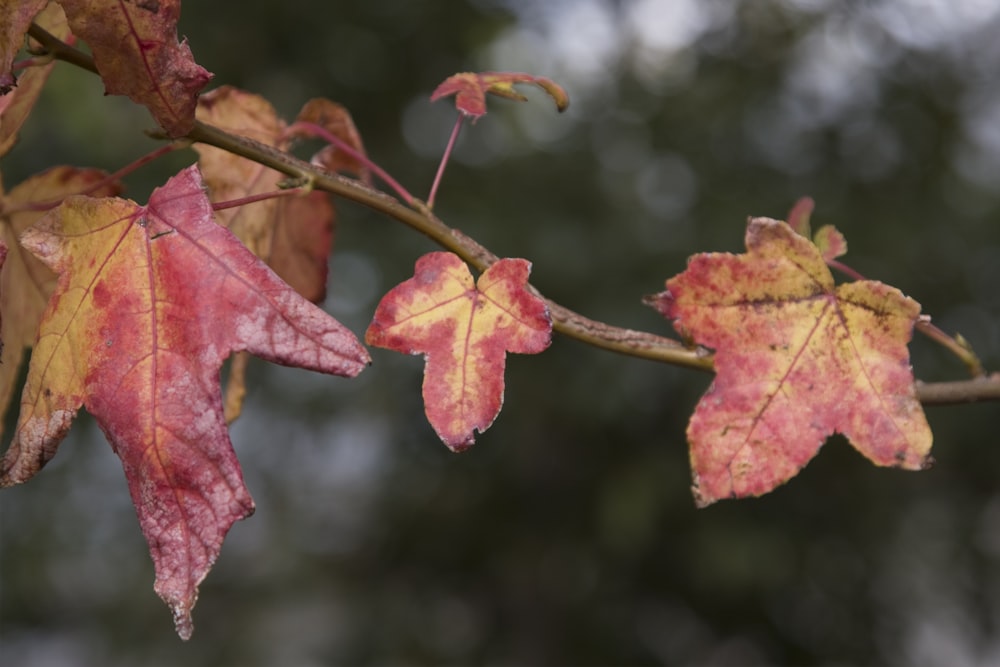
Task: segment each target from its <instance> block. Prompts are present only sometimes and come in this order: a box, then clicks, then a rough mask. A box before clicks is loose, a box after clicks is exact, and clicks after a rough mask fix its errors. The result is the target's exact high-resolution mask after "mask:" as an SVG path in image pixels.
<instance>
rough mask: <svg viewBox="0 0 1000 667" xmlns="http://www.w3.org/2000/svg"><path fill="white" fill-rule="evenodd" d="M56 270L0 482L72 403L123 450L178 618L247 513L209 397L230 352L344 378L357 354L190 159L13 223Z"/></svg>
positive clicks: (15, 474)
mask: <svg viewBox="0 0 1000 667" xmlns="http://www.w3.org/2000/svg"><path fill="white" fill-rule="evenodd" d="M22 243H23V244H24V245H25V246H26V247H27V248H29V249H30V250H31V251H32V252H33V253H35V254H36V255H37V256H38V257H39V258H40V259H41V260H42V261H43V262H45V263H46V264H47V265H48V266H49V267H50V268H51V269H52V270H53V271H55V272H56V273H57V274H59V279H58V283H57V286H56V289H55V292H54V294H53V295H52V298H51V300H50V301H49V305H48V307H47V309H46V311H45V314H44V316H43V319H42V323H41V327H40V329H39V334H38V342H37V344H36V346H35V351H34V353H33V355H32V357H31V364H30V367H29V370H28V378H27V381H26V384H25V388H24V392H23V394H22V398H21V414H20V417H19V419H18V425H17V431H16V433H15V435H14V441H13V443H12V444H11V446H10V449H9V450H8V451H7V453H6V454H5V456H4V458H3V461H2V463H0V485H4V486H8V485H11V484H17V483H20V482H24V481H26V480H27V479H29V478H31V477H32V476H33V475H34V474H35V473H36V472H37V471H38V469H39V468H40V467H41V466H42V465H44V464H45V463H46V462H47V461H48V460H49V459H50V458H51V457H52V456H53V455H54V454H55V452H56V448H57V447H58V445H59V443H60V442H61V441H62V439H63V437H64V436H65V434H66V432H67V430H68V429H69V427H70V423H71V422H72V420H73V418H74V416H75V415H76V413H77V411H78V410H79V409H80V407H81V406H84V407H86V408H87V411H88V412H90V414H92V415H93V416H94V418H95V419H96V420H97V422H98V424H100V426H101V428H102V430H103V431H104V433H105V435H106V436H107V437H108V440H109V442H110V443H111V446H112V447H113V448H114V450H115V452H116V453H117V454H118V456H119V457H120V458H121V461H122V465H123V467H124V469H125V476H126V479H127V480H128V486H129V491H130V493H131V495H132V501H133V502H134V504H135V507H136V511H137V513H138V515H139V522H140V524H141V527H142V531H143V533H144V535H145V536H146V540H147V541H148V543H149V548H150V553H151V555H152V557H153V562H154V565H155V568H156V584H155V589H156V591H157V593H159V595H160V596H161V597H162V598H163V599H164V601H165V602H166V603H167V604H168V605H169V606H170V608H171V609H172V611H173V614H174V620H175V622H176V625H177V630H178V632H179V633H180V635H181V636H182V637H184V638H187V637H189V636H190V634H191V632H192V629H193V628H192V624H191V609H192V607H193V606H194V603H195V601H196V599H197V589H198V585H199V583H200V582H201V581H202V580H203V579H204V577H205V575H206V574H207V573H208V570H209V568H210V567H211V566H212V563H213V562H214V561H215V559H216V557H217V556H218V553H219V549H220V547H221V544H222V540H223V538H224V537H225V534H226V533H227V532H228V530H229V528H230V527H231V526H232V524H233V523H234V522H235V521H237V520H239V519H242V518H244V517H246V516H248V515H249V514H250V513H252V512H253V509H254V505H253V501H252V500H251V498H250V494H249V492H248V491H247V489H246V487H245V486H244V485H243V479H242V475H241V473H240V468H239V463H238V462H237V459H236V455H235V452H234V451H233V448H232V444H231V443H230V441H229V435H228V433H227V431H226V424H225V421H224V419H223V409H222V401H221V397H220V386H219V369H220V367H221V365H222V362H223V360H224V359H225V357H226V356H228V355H229V354H231V353H232V352H234V351H238V350H246V351H248V352H250V353H252V354H255V355H257V356H260V357H263V358H264V359H267V360H270V361H273V362H276V363H280V364H286V365H292V366H301V367H303V368H308V369H311V370H316V371H320V372H324V373H333V374H338V375H346V376H353V375H355V374H357V373H358V372H360V371H361V370H362V369H363V368H364V367H365V365H366V364H367V363H368V353H367V352H366V351H365V349H364V348H363V347H362V346H361V344H360V343H359V342H358V341H357V339H356V338H355V337H354V336H353V334H351V332H350V331H348V330H347V329H346V328H344V327H343V326H342V325H341V324H340V323H339V322H337V321H336V320H334V319H333V318H331V317H330V316H329V315H327V314H326V313H325V312H323V311H322V310H320V309H319V308H317V307H316V306H314V305H313V304H312V303H310V302H309V301H307V300H306V299H304V298H302V297H301V296H299V295H298V294H297V293H296V292H295V291H294V290H293V289H292V288H290V287H289V286H288V285H287V284H285V283H284V282H282V280H281V279H280V278H278V277H277V276H276V275H275V274H274V273H273V272H272V271H271V270H270V269H269V268H267V267H266V266H265V265H264V264H263V263H262V262H261V261H260V260H259V259H257V258H256V257H254V256H253V255H252V254H251V253H250V252H249V251H248V250H247V249H246V248H245V247H244V246H243V245H242V244H241V243H240V242H239V241H238V240H237V239H236V237H234V236H233V235H232V233H231V232H229V231H228V230H226V229H225V228H223V227H221V226H219V225H217V224H216V223H215V221H214V220H213V218H212V208H211V204H210V203H209V201H208V199H207V198H206V196H205V193H204V189H203V185H202V181H201V178H200V176H199V174H198V171H197V169H196V168H195V167H190V168H188V169H185V170H184V171H182V172H180V173H179V174H178V175H177V176H175V177H174V178H172V179H171V180H170V181H169V182H168V183H167V184H166V185H164V186H163V187H162V188H159V189H157V190H156V191H154V192H153V194H152V196H151V197H150V200H149V204H148V205H146V206H139V205H138V204H136V203H134V202H131V201H127V200H124V199H117V198H106V199H92V198H86V197H71V198H69V199H67V200H66V201H65V202H64V203H63V204H62V205H61V206H60V207H59V208H57V209H55V210H53V211H52V212H51V213H49V214H48V215H46V216H45V217H44V218H43V219H42V220H40V221H39V222H38V223H37V224H36V225H35V226H34V227H33V228H31V229H29V230H28V231H26V232H25V233H24V234H23V235H22Z"/></svg>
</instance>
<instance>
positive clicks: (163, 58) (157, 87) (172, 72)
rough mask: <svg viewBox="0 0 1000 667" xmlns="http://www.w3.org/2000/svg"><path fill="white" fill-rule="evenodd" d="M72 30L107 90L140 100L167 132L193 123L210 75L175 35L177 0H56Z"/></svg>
mask: <svg viewBox="0 0 1000 667" xmlns="http://www.w3.org/2000/svg"><path fill="white" fill-rule="evenodd" d="M59 4H61V5H62V6H63V9H64V10H65V11H66V16H67V18H69V24H70V27H71V28H72V30H73V33H74V34H75V35H76V36H77V37H79V38H80V39H82V40H84V41H85V42H87V44H88V45H90V50H91V52H92V53H93V56H94V64H95V65H97V70H98V72H100V74H101V78H102V79H103V80H104V87H105V90H106V91H107V93H108V94H110V95H126V96H128V98H129V99H131V100H132V101H133V102H136V103H138V104H142V105H143V106H145V107H146V108H147V109H149V111H150V113H152V114H153V118H155V119H156V122H157V123H159V124H160V126H161V127H162V128H163V129H164V130H165V131H166V132H167V134H168V135H170V136H171V137H180V136H183V135H185V134H187V133H188V131H190V130H191V128H192V127H193V126H194V110H195V105H196V103H197V101H198V91H200V90H201V89H202V88H204V87H205V84H207V83H208V82H209V80H210V79H211V78H212V75H211V74H210V73H209V72H208V71H207V70H205V69H204V68H203V67H201V66H200V65H198V64H197V63H196V62H195V61H194V57H193V56H192V55H191V49H190V48H189V47H188V45H187V43H186V42H178V41H177V20H178V19H179V18H180V14H181V3H180V0H135V1H134V2H120V1H119V0H59Z"/></svg>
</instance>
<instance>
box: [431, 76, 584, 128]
mask: <svg viewBox="0 0 1000 667" xmlns="http://www.w3.org/2000/svg"><path fill="white" fill-rule="evenodd" d="M518 83H531V84H534V85H536V86H538V87H539V88H541V89H542V90H544V91H545V92H546V93H548V94H549V96H550V97H551V98H552V100H553V101H554V102H555V103H556V108H557V109H558V110H559V111H565V110H566V107H568V106H569V95H567V94H566V91H565V90H563V88H562V86H560V85H559V84H557V83H556V82H555V81H553V80H552V79H547V78H545V77H543V76H534V75H533V74H522V73H520V72H462V73H460V74H455V75H452V76H450V77H448V78H447V79H445V80H444V81H443V82H442V83H441V85H439V86H438V87H437V88H436V89H435V90H434V92H433V93H432V94H431V102H435V101H437V100H439V99H441V98H442V97H448V96H449V95H455V106H456V107H457V108H458V110H459V111H461V112H462V113H464V114H465V115H466V116H470V117H471V118H473V119H478V118H479V117H481V116H483V115H485V114H486V94H487V93H490V94H493V95H497V96H499V97H506V98H508V99H512V100H518V101H524V100H526V99H527V98H526V97H525V96H524V95H522V94H521V93H519V92H517V90H515V89H514V84H518Z"/></svg>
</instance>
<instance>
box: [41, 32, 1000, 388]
mask: <svg viewBox="0 0 1000 667" xmlns="http://www.w3.org/2000/svg"><path fill="white" fill-rule="evenodd" d="M29 35H31V37H32V38H34V39H35V40H37V41H38V42H39V43H41V44H42V46H43V47H44V48H45V49H46V50H48V51H49V52H50V53H51V54H52V55H53V57H55V58H57V59H59V60H63V61H66V62H70V63H72V64H74V65H76V66H78V67H81V68H83V69H86V70H89V71H92V72H96V71H97V69H96V67H95V66H94V62H93V59H92V58H91V57H90V56H89V55H87V54H85V53H83V52H81V51H79V50H77V49H75V48H74V47H72V46H70V45H68V44H66V43H65V42H63V41H61V40H59V39H58V38H56V37H54V36H53V35H51V34H49V33H48V32H46V31H45V30H44V29H42V28H40V27H38V26H37V25H34V24H33V25H32V26H31V29H30V30H29ZM186 138H187V139H189V140H191V141H194V142H200V143H204V144H208V145H211V146H215V147H216V148H221V149H222V150H225V151H228V152H230V153H232V154H234V155H239V156H241V157H244V158H246V159H248V160H252V161H254V162H257V163H258V164H261V165H264V166H266V167H270V168H271V169H274V170H276V171H279V172H281V173H283V174H286V175H288V176H290V177H292V178H294V179H300V180H302V181H303V182H304V183H306V184H307V187H309V186H311V187H313V188H317V189H320V190H323V191H325V192H329V193H331V194H335V195H338V196H341V197H344V198H347V199H350V200H352V201H355V202H357V203H359V204H362V205H364V206H367V207H369V208H371V209H373V210H375V211H378V212H379V213H382V214H384V215H387V216H389V217H391V218H393V219H395V220H397V221H399V222H402V223H403V224H406V225H408V226H410V227H412V228H413V229H415V230H417V231H418V232H420V233H422V234H424V235H425V236H427V237H429V238H430V239H431V240H433V241H434V242H435V243H437V244H438V245H440V246H442V247H444V248H446V249H448V250H450V251H451V252H454V253H455V254H456V255H458V256H459V257H461V258H462V259H463V260H465V261H466V262H467V263H469V264H471V265H472V266H474V267H475V268H476V269H478V270H479V271H484V270H486V268H488V267H489V266H490V265H491V264H493V263H494V262H496V261H497V259H498V258H497V256H496V255H495V254H493V253H492V252H491V251H490V250H489V249H487V248H485V247H484V246H482V245H481V244H479V243H478V242H477V241H475V240H474V239H472V238H470V237H469V236H466V235H465V234H463V233H462V232H460V231H458V230H457V229H452V228H451V227H448V226H447V225H446V224H444V223H443V222H442V221H441V220H440V219H439V218H438V217H437V216H435V215H434V213H433V212H432V211H431V210H430V208H429V207H427V205H425V204H424V203H423V202H421V201H420V200H414V201H413V202H412V207H410V206H406V205H404V204H403V203H401V202H400V201H399V200H397V199H395V198H393V197H390V196H389V195H387V194H385V193H382V192H379V191H378V190H374V189H373V188H371V187H369V186H368V185H366V184H364V183H362V182H361V181H355V180H352V179H349V178H346V177H344V176H340V175H339V174H334V173H332V172H328V171H326V170H324V169H323V168H321V167H318V166H316V165H312V164H310V163H308V162H305V161H303V160H300V159H298V158H296V157H295V156H293V155H290V154H288V153H285V152H282V151H279V150H278V149H276V148H273V147H271V146H268V145H266V144H262V143H260V142H257V141H254V140H253V139H250V138H248V137H242V136H239V135H234V134H230V133H228V132H226V131H224V130H222V129H220V128H217V127H214V126H212V125H208V124H206V123H202V122H200V121H196V122H195V126H194V128H193V129H192V130H191V132H190V133H189V134H188V135H187V137H186ZM529 288H530V289H531V290H533V291H534V292H535V293H536V294H538V296H540V297H541V298H543V299H544V300H545V302H546V304H547V305H548V307H549V312H550V314H551V316H552V323H553V328H554V329H555V331H557V332H559V333H561V334H563V335H565V336H568V337H570V338H574V339H576V340H579V341H581V342H583V343H586V344H588V345H591V346H594V347H598V348H601V349H604V350H610V351H612V352H618V353H620V354H625V355H628V356H633V357H639V358H642V359H649V360H651V361H660V362H663V363H668V364H672V365H675V366H683V367H686V368H693V369H696V370H701V371H708V372H712V371H713V368H714V366H713V363H712V354H711V352H710V351H709V350H706V349H704V348H690V347H687V346H685V345H683V344H681V343H679V342H678V341H675V340H673V339H670V338H665V337H663V336H659V335H656V334H652V333H648V332H645V331H634V330H631V329H622V328H620V327H615V326H611V325H609V324H605V323H604V322H598V321H595V320H591V319H589V318H586V317H584V316H583V315H580V314H579V313H576V312H574V311H572V310H570V309H568V308H566V307H564V306H562V305H560V304H558V303H556V302H555V301H552V300H551V299H547V298H545V297H543V296H542V295H541V294H540V293H539V292H538V290H537V289H535V288H534V287H531V286H529ZM916 392H917V397H918V398H919V399H920V402H921V403H923V404H924V405H952V404H957V403H975V402H979V401H1000V373H994V374H992V375H989V376H983V377H977V378H973V379H971V380H964V381H956V382H929V383H925V382H921V381H919V380H918V381H917V384H916Z"/></svg>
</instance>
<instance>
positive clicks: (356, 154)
mask: <svg viewBox="0 0 1000 667" xmlns="http://www.w3.org/2000/svg"><path fill="white" fill-rule="evenodd" d="M295 130H305V131H307V132H309V133H310V134H312V135H314V136H317V137H320V138H321V139H323V140H324V141H326V142H327V143H329V144H332V145H334V146H336V147H337V150H339V151H343V152H345V153H347V154H348V155H350V156H351V157H352V158H354V159H355V160H357V161H358V162H360V163H361V164H363V165H364V166H365V167H366V168H367V169H370V170H371V172H372V173H373V174H375V175H376V176H378V177H379V178H381V179H382V181H384V182H385V184H386V185H388V186H389V187H390V188H392V190H393V191H394V192H395V193H396V194H398V195H399V196H400V198H402V200H403V201H405V202H406V203H407V204H410V205H411V206H412V205H413V202H414V201H415V199H416V198H415V197H414V196H413V195H411V194H410V193H409V192H408V191H407V190H406V188H404V187H403V186H402V185H400V184H399V182H398V181H397V180H396V179H395V178H393V177H392V176H390V175H389V174H388V172H386V171H385V170H384V169H382V167H380V166H378V165H377V164H375V163H374V162H372V160H371V158H369V157H368V156H367V155H365V154H364V153H362V152H361V151H359V150H356V149H355V148H354V147H353V146H351V145H350V144H349V143H347V142H346V141H344V140H343V139H341V138H340V137H338V136H337V135H335V134H333V133H332V132H330V131H329V130H327V129H326V128H325V127H323V126H322V125H317V124H316V123H310V122H308V121H304V120H300V121H296V122H295V123H292V124H291V125H290V126H289V127H288V129H287V130H285V132H286V133H293V132H294V131H295Z"/></svg>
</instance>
